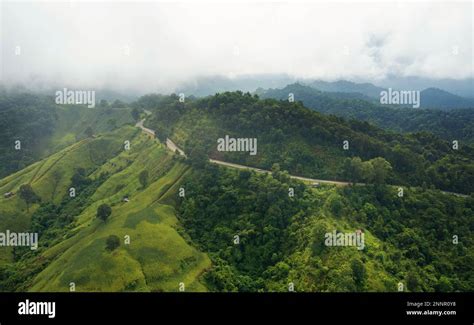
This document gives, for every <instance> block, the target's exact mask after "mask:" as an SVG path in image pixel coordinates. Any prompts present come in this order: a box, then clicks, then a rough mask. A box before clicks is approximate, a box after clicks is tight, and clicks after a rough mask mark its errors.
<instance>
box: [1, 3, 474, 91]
mask: <svg viewBox="0 0 474 325" xmlns="http://www.w3.org/2000/svg"><path fill="white" fill-rule="evenodd" d="M0 12H1V21H2V23H1V39H2V41H1V42H0V46H1V47H2V48H1V56H2V57H1V60H0V62H1V73H0V77H1V81H2V84H4V85H7V86H12V85H17V84H22V85H25V86H26V87H28V88H30V89H49V88H50V87H51V88H58V87H63V86H64V87H65V86H68V87H82V88H95V89H100V88H107V89H114V90H119V91H128V92H130V93H136V94H144V93H147V92H164V93H167V92H171V91H175V90H176V89H179V88H180V87H182V86H183V85H193V84H195V83H196V82H198V81H199V80H200V78H202V77H212V76H220V77H221V78H229V80H235V78H237V79H238V78H239V77H240V78H242V76H244V77H245V76H251V77H252V78H253V76H260V77H259V78H260V79H259V80H261V79H262V78H263V79H264V77H261V76H265V75H272V76H275V75H280V76H283V77H284V78H286V79H290V82H291V80H297V79H298V80H305V79H321V80H327V81H335V80H339V79H345V80H352V81H367V82H373V83H374V84H377V85H382V86H386V87H389V86H390V85H395V86H398V87H402V86H404V85H407V86H408V87H412V88H417V87H421V88H426V87H429V86H437V87H440V88H443V89H446V90H448V91H451V92H454V93H457V94H459V95H463V96H466V95H468V94H467V93H466V92H467V91H466V89H467V88H466V82H467V85H472V74H473V55H472V53H473V52H472V51H473V42H472V40H473V35H472V16H473V8H472V3H471V2H455V3H452V2H447V1H446V2H436V3H427V2H417V3H398V4H397V3H393V2H387V1H382V2H380V1H378V2H367V3H364V4H362V5H361V3H359V2H355V3H347V2H336V3H330V2H315V3H308V2H307V1H300V2H295V3H293V2H291V3H286V2H272V3H269V2H266V1H257V2H252V3H250V2H245V1H244V2H238V3H237V2H232V3H229V2H227V3H219V2H204V3H199V4H197V3H193V2H192V1H184V2H182V3H180V4H172V3H167V2H158V3H151V2H140V3H131V2H120V3H113V4H112V3H110V2H78V1H65V2H46V1H40V2H35V3H32V2H14V1H6V2H2V4H0ZM17 47H19V48H17ZM18 49H19V52H18ZM268 79H272V78H268ZM417 80H418V83H417ZM420 80H421V81H420ZM273 82H274V83H275V81H273ZM290 82H287V80H285V82H282V83H276V84H274V85H275V86H279V87H280V86H284V85H286V84H289V83H290ZM271 85H272V84H268V85H266V86H268V87H270V86H271ZM263 86H265V85H263ZM451 86H452V87H451ZM457 89H460V90H459V91H458V92H457V91H456V90H457Z"/></svg>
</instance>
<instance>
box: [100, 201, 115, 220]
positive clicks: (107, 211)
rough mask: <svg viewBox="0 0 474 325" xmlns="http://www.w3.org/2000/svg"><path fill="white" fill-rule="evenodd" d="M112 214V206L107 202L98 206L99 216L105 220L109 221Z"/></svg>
mask: <svg viewBox="0 0 474 325" xmlns="http://www.w3.org/2000/svg"><path fill="white" fill-rule="evenodd" d="M111 214H112V208H111V207H110V206H108V205H107V204H105V203H104V204H101V205H100V206H99V207H98V208H97V218H100V219H102V220H103V221H104V222H106V221H107V218H108V217H109V216H110V215H111Z"/></svg>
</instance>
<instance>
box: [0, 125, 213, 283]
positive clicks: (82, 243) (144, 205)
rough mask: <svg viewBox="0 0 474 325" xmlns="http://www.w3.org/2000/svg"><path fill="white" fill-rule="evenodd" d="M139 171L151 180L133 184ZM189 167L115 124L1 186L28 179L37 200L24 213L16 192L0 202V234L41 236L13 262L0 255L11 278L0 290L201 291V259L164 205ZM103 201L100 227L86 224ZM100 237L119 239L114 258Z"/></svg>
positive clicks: (94, 222) (5, 253)
mask: <svg viewBox="0 0 474 325" xmlns="http://www.w3.org/2000/svg"><path fill="white" fill-rule="evenodd" d="M125 140H129V141H131V148H130V150H124V146H123V143H124V141H125ZM78 168H83V169H84V170H85V174H86V175H88V176H87V177H85V178H84V180H87V181H84V184H82V185H81V184H80V182H78V185H77V188H76V190H77V192H78V193H79V194H78V195H77V196H76V197H74V198H70V197H69V196H68V195H66V194H67V189H68V188H69V186H70V185H71V178H73V174H74V172H75V171H76V173H77V170H78ZM144 169H146V170H147V171H148V173H149V175H150V176H149V179H150V180H149V184H147V186H146V188H143V187H142V185H141V184H140V183H139V180H138V174H139V173H140V172H141V171H142V170H144ZM188 169H189V167H188V166H187V165H185V164H183V163H181V162H179V160H177V158H175V157H173V155H172V154H171V153H169V152H168V151H167V150H166V149H165V148H164V147H163V146H162V145H161V144H159V143H158V142H156V141H154V140H152V139H150V138H149V137H148V136H146V135H144V134H141V132H140V131H139V130H138V129H136V128H133V127H124V128H121V129H118V130H116V131H114V132H112V133H106V134H104V135H101V136H98V137H96V138H94V139H85V140H82V141H80V142H78V143H76V144H74V145H72V146H70V147H68V148H66V149H64V150H62V151H60V152H58V153H57V154H54V155H52V156H51V157H48V158H47V159H44V160H43V161H40V162H38V163H36V164H34V165H33V166H31V167H29V168H27V169H25V170H22V171H20V172H18V173H15V174H13V175H11V176H9V177H7V178H5V179H3V180H2V181H1V184H0V185H1V186H2V187H1V188H2V190H7V189H8V190H9V191H10V190H13V191H14V192H15V191H17V189H18V187H19V186H20V184H22V183H23V182H30V184H31V185H32V188H33V189H34V191H35V192H36V193H37V194H38V195H39V196H40V197H41V204H35V205H34V206H32V207H30V209H29V212H27V211H26V208H25V206H24V202H22V200H20V199H19V197H18V196H17V195H16V196H14V197H11V198H9V199H2V200H1V202H0V211H1V214H2V218H1V223H0V229H1V230H2V231H5V230H6V229H10V230H11V231H25V229H31V230H33V231H38V232H39V233H40V248H39V249H38V250H37V251H34V252H29V251H26V252H25V250H23V253H21V254H20V253H18V252H17V254H14V255H18V256H22V257H21V258H19V259H18V258H17V259H12V258H13V257H12V255H11V249H8V248H4V247H2V248H0V250H1V252H2V256H3V264H4V265H3V266H4V267H5V269H6V270H9V271H11V272H14V274H15V276H10V277H9V280H10V281H12V283H11V282H8V285H5V286H6V287H7V288H9V286H11V287H10V289H13V288H14V289H15V290H32V291H69V284H70V282H74V283H75V285H76V290H77V291H124V290H139V291H177V290H178V288H179V283H180V282H183V283H184V284H185V286H186V290H189V291H203V290H205V287H203V285H202V284H201V283H200V282H199V281H198V277H199V275H200V274H201V273H202V272H203V271H204V270H205V269H206V268H208V267H209V266H210V261H209V259H208V257H207V256H206V255H205V254H202V253H200V252H199V251H197V250H196V249H195V248H193V247H191V246H190V245H189V244H187V243H186V241H185V240H184V239H183V237H182V236H181V235H180V234H179V232H178V228H179V227H178V225H177V219H176V216H175V212H174V207H173V205H174V201H175V200H176V199H177V195H176V191H177V184H178V183H179V180H181V179H182V177H183V175H184V174H186V172H187V170H188ZM55 175H60V177H58V178H59V180H57V179H55ZM124 197H128V198H129V200H130V201H129V202H124V201H123V198H124ZM103 203H107V204H109V205H110V206H111V207H112V211H113V213H112V215H111V217H110V218H109V220H107V222H105V223H104V222H102V221H100V220H98V219H96V217H95V215H96V210H97V207H98V206H99V205H100V204H103ZM9 213H10V214H9ZM71 214H72V215H71ZM65 219H66V220H65ZM109 235H116V236H118V237H119V238H120V239H121V242H122V243H121V245H120V247H119V248H118V249H116V250H114V251H113V252H109V251H108V250H106V249H105V247H106V238H107V237H108V236H109ZM126 235H127V236H130V244H129V245H126V244H124V240H123V239H124V236H126ZM19 251H20V252H21V251H22V250H21V249H20V250H19ZM12 261H15V263H11V262H12ZM16 277H18V278H16ZM14 278H16V279H17V280H14Z"/></svg>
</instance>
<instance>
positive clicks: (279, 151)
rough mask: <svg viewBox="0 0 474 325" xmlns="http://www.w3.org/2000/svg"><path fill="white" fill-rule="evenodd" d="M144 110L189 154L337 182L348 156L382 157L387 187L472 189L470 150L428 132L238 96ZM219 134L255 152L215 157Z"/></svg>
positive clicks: (473, 167) (296, 104)
mask: <svg viewBox="0 0 474 325" xmlns="http://www.w3.org/2000/svg"><path fill="white" fill-rule="evenodd" d="M324 99H327V98H326V97H325V98H324ZM332 101H333V100H332V99H330V102H332ZM356 104H359V103H356ZM360 105H363V103H360ZM149 109H152V111H153V112H154V116H153V118H152V119H150V121H149V125H150V126H151V127H152V128H153V129H156V130H159V132H158V134H162V135H163V136H169V137H170V138H172V139H173V140H174V141H176V142H177V143H178V144H180V145H181V146H183V147H184V149H185V151H187V152H190V153H191V154H192V153H193V151H194V149H193V148H194V147H197V148H205V151H206V153H208V154H210V156H211V157H213V158H222V159H224V160H226V161H231V162H237V163H242V164H246V165H249V166H255V167H260V168H265V169H270V168H271V166H272V164H273V163H279V164H280V165H281V167H282V169H285V170H288V171H289V172H290V173H291V174H294V175H302V176H306V177H314V178H321V179H335V180H351V179H350V178H349V179H348V175H347V168H348V166H347V165H345V162H346V158H355V157H359V158H361V159H362V161H370V160H372V159H375V158H377V157H382V158H383V159H385V160H386V161H387V162H389V164H390V167H391V168H392V169H393V170H391V171H390V172H389V173H387V175H386V181H387V182H389V183H392V184H404V185H417V186H421V185H426V186H434V187H436V188H440V189H443V190H447V191H454V192H460V193H467V194H469V193H471V192H472V191H473V189H474V188H473V184H474V164H473V161H474V160H473V157H474V149H473V147H471V146H469V145H467V144H462V145H461V146H460V147H459V148H458V149H454V147H453V145H454V144H453V143H451V142H450V141H446V140H441V139H440V138H437V137H435V136H433V135H431V134H429V133H426V132H425V133H423V132H422V133H416V134H408V135H401V134H396V133H392V132H386V131H383V130H382V129H379V128H377V127H374V126H372V125H370V124H368V123H366V122H359V121H356V120H351V121H345V120H343V119H341V118H339V117H335V116H326V115H323V114H320V113H318V112H315V111H311V110H310V109H308V108H306V107H304V106H303V105H302V104H301V102H294V103H290V102H288V100H285V101H277V100H273V99H265V100H260V99H258V97H257V96H256V95H254V96H252V95H250V94H248V93H247V94H243V93H241V92H234V93H223V94H217V95H215V96H211V97H207V98H204V99H199V100H189V101H187V102H185V103H180V102H178V101H177V100H175V101H174V102H173V103H171V104H168V105H161V104H160V103H157V105H156V106H155V107H149ZM225 135H229V136H231V137H235V138H240V137H243V138H257V139H258V154H257V155H249V154H248V152H244V153H242V152H232V153H229V152H219V151H218V150H217V143H216V140H217V139H218V138H221V137H224V136H225ZM345 141H347V143H346V142H345ZM344 143H346V144H347V145H348V147H347V150H345V149H344ZM196 152H198V150H196ZM349 174H351V173H350V172H349ZM352 176H353V177H355V178H357V179H359V178H362V179H364V178H366V179H369V178H370V177H369V176H367V175H366V176H365V177H364V176H360V175H358V176H354V174H352Z"/></svg>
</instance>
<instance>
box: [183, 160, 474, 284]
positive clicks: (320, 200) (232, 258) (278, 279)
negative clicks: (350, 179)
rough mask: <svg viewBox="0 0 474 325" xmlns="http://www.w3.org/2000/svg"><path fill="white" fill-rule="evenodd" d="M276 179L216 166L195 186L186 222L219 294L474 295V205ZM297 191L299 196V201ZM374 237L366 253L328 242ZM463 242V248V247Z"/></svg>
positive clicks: (284, 176)
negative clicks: (338, 236)
mask: <svg viewBox="0 0 474 325" xmlns="http://www.w3.org/2000/svg"><path fill="white" fill-rule="evenodd" d="M273 171H274V173H273V174H272V175H271V176H270V175H262V174H257V173H255V172H249V171H235V170H229V169H226V168H222V167H217V166H215V165H206V166H204V167H203V168H199V169H196V170H195V172H194V173H193V174H192V175H191V176H189V177H188V178H187V179H186V180H185V181H184V184H185V187H186V190H187V194H186V195H187V196H188V198H187V199H186V200H183V201H182V202H181V203H180V205H179V219H180V221H181V222H182V224H183V226H184V228H185V229H186V233H187V234H189V236H190V238H191V240H192V241H193V242H195V243H197V245H198V247H199V248H200V249H201V250H203V251H206V252H209V255H210V256H211V259H212V261H213V267H212V269H211V270H210V272H208V273H206V274H205V280H206V282H207V284H208V285H209V286H210V287H211V288H212V289H213V290H217V291H288V286H289V284H290V283H291V284H293V285H294V290H295V291H397V290H399V287H398V286H399V283H402V284H403V285H404V288H405V289H404V291H406V290H408V291H457V290H460V291H469V290H470V289H472V288H473V287H474V272H473V271H474V269H473V267H474V255H473V252H474V251H473V249H472V247H473V246H472V245H473V242H472V236H471V234H472V227H473V223H472V221H473V220H472V215H473V213H474V200H473V198H472V197H471V198H469V199H462V198H455V197H452V196H448V195H445V194H441V193H439V192H436V191H431V190H416V191H408V192H407V193H405V196H404V197H402V198H401V197H399V196H397V193H396V191H395V190H393V189H391V188H390V187H387V186H384V185H377V186H369V187H361V186H355V187H348V188H344V189H335V188H331V187H327V188H319V189H314V188H311V187H308V186H305V185H303V184H302V183H301V182H299V181H295V180H292V179H290V178H289V177H288V173H287V172H285V171H281V170H280V169H279V166H278V165H275V166H274V168H273ZM289 189H294V196H291V195H289V194H288V193H289ZM355 229H361V230H362V231H364V232H365V236H366V237H365V238H366V239H365V241H366V243H367V244H366V248H365V249H364V250H361V251H358V250H357V249H356V248H354V247H351V248H343V247H328V246H325V244H324V235H325V233H327V232H332V231H334V230H337V231H338V232H341V231H350V230H352V231H354V230H355ZM453 236H456V238H458V239H459V243H456V244H454V242H453V238H455V237H453Z"/></svg>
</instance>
